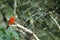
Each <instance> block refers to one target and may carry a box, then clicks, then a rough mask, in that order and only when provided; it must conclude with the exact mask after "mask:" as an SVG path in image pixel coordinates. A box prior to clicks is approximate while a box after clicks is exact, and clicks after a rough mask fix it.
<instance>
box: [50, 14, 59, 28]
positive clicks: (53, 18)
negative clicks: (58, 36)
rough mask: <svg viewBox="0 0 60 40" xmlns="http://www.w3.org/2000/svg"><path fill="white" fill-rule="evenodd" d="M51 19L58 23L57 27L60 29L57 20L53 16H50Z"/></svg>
mask: <svg viewBox="0 0 60 40" xmlns="http://www.w3.org/2000/svg"><path fill="white" fill-rule="evenodd" d="M50 17H51V18H52V19H53V21H54V22H55V23H56V25H57V26H58V28H59V29H60V25H59V24H58V22H57V20H56V19H55V18H54V17H53V16H52V15H50Z"/></svg>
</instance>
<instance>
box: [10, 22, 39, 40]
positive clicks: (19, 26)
mask: <svg viewBox="0 0 60 40" xmlns="http://www.w3.org/2000/svg"><path fill="white" fill-rule="evenodd" d="M9 26H14V27H15V26H16V27H18V28H20V29H22V30H24V31H25V32H27V33H30V34H32V35H33V36H34V37H35V39H36V40H40V39H39V38H38V37H37V36H36V34H34V33H33V32H32V31H31V30H29V29H28V28H25V27H24V26H22V25H20V24H17V23H16V25H9Z"/></svg>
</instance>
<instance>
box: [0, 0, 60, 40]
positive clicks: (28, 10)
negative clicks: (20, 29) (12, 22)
mask: <svg viewBox="0 0 60 40" xmlns="http://www.w3.org/2000/svg"><path fill="white" fill-rule="evenodd" d="M14 1H15V0H6V1H5V0H0V5H1V6H0V15H1V17H0V18H1V19H0V25H1V24H4V22H3V23H2V20H3V19H2V12H1V10H2V9H3V8H4V10H3V12H4V13H5V14H6V18H9V17H10V16H13V15H14ZM16 2H17V8H16V13H17V15H18V19H16V21H17V22H18V23H20V24H21V25H23V26H25V27H27V28H28V29H30V30H32V31H33V32H34V33H36V34H37V36H38V37H39V38H40V39H41V40H60V30H59V28H58V27H57V25H56V24H55V22H54V21H53V20H52V19H51V17H50V14H49V12H52V11H54V12H53V13H51V15H52V16H53V17H54V18H55V19H56V20H57V21H58V23H59V24H60V12H59V11H60V0H16ZM2 5H4V7H3V8H2ZM4 25H5V27H6V24H4ZM1 27H2V25H1ZM5 27H3V28H0V40H19V39H21V40H26V38H24V37H23V35H22V34H21V33H20V34H21V35H22V36H21V35H20V36H19V34H18V33H17V32H16V31H14V30H13V29H12V28H9V29H8V30H5V29H4V28H5ZM26 35H28V34H26ZM28 36H29V35H28ZM29 38H30V37H29ZM32 39H33V38H32Z"/></svg>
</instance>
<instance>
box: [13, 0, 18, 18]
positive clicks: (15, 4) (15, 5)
mask: <svg viewBox="0 0 60 40" xmlns="http://www.w3.org/2000/svg"><path fill="white" fill-rule="evenodd" d="M16 7H17V2H16V0H14V14H15V17H16V18H17V17H18V16H17V14H16Z"/></svg>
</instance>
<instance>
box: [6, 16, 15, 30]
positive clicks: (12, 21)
mask: <svg viewBox="0 0 60 40" xmlns="http://www.w3.org/2000/svg"><path fill="white" fill-rule="evenodd" d="M14 22H15V17H14V16H12V17H11V18H10V19H9V21H8V23H7V27H6V29H8V28H9V25H12V24H14Z"/></svg>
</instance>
